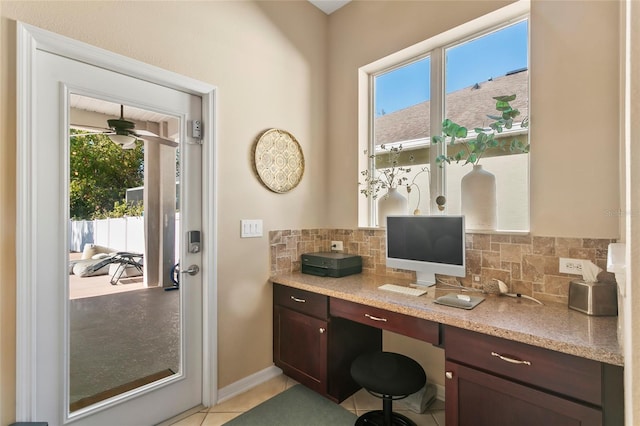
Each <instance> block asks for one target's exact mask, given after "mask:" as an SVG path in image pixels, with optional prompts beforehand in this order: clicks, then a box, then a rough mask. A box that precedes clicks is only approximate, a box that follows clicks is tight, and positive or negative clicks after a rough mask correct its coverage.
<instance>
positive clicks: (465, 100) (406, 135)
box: [375, 69, 529, 145]
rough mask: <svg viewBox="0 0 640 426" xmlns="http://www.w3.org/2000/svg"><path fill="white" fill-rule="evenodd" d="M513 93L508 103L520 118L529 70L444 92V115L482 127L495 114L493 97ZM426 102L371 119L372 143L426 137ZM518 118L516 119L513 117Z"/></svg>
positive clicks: (524, 112)
mask: <svg viewBox="0 0 640 426" xmlns="http://www.w3.org/2000/svg"><path fill="white" fill-rule="evenodd" d="M514 93H515V94H516V99H515V100H514V101H513V102H511V106H512V107H513V108H516V109H518V110H520V114H521V115H520V117H521V118H524V117H527V116H528V115H529V108H528V105H529V99H528V98H529V71H528V70H526V69H524V70H522V71H514V72H512V73H508V74H507V75H504V76H502V77H496V78H493V79H490V80H488V81H483V82H479V83H476V84H475V85H473V86H470V87H465V88H464V89H460V90H457V91H455V92H452V93H449V94H448V95H446V100H445V105H446V108H447V111H446V118H449V119H451V120H452V121H454V122H456V123H458V124H460V125H463V126H465V127H467V128H469V129H470V130H471V129H473V128H475V127H479V125H480V126H482V127H486V126H488V124H489V123H490V122H492V121H493V120H491V119H489V118H488V117H487V114H493V115H495V114H497V111H496V109H495V104H496V101H495V100H494V99H493V97H494V96H505V95H511V94H514ZM430 104H431V103H430V101H426V102H422V103H419V104H416V105H413V106H410V107H408V108H404V109H401V110H398V111H394V112H392V113H389V114H385V115H382V116H379V117H377V118H376V119H375V138H376V145H381V144H384V143H391V142H399V141H407V140H413V139H427V140H429V137H430V136H431V134H430V131H431V129H430V121H429V114H430V112H431V105H430ZM516 121H520V120H516Z"/></svg>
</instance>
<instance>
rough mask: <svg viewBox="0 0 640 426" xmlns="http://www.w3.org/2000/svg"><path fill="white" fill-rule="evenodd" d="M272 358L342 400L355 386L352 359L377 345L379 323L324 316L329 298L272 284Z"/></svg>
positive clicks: (315, 387) (289, 373) (296, 376)
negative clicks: (373, 323) (351, 371)
mask: <svg viewBox="0 0 640 426" xmlns="http://www.w3.org/2000/svg"><path fill="white" fill-rule="evenodd" d="M273 301H274V306H273V360H274V363H275V365H276V366H278V367H280V368H281V369H282V370H283V372H284V373H285V374H286V375H287V376H289V377H291V378H293V379H295V380H297V381H298V382H300V383H302V384H304V385H305V386H307V387H309V388H311V389H313V390H315V391H316V392H318V393H320V394H322V395H325V396H327V397H328V398H330V399H332V400H334V401H336V402H342V401H343V400H344V399H346V398H348V397H349V396H350V395H351V394H353V393H354V392H355V391H357V390H358V389H359V386H358V385H357V384H356V383H355V382H354V381H353V379H352V378H351V374H350V368H351V363H352V362H353V360H354V359H355V358H356V357H357V356H358V355H360V354H361V353H364V352H366V351H371V350H379V349H380V348H381V347H382V333H381V331H380V330H379V329H376V328H373V327H367V326H365V325H362V324H358V323H355V322H352V321H346V320H343V319H340V318H331V317H329V298H328V296H323V295H319V294H316V293H312V292H307V291H304V290H298V289H295V288H291V287H286V286H282V285H279V284H274V287H273Z"/></svg>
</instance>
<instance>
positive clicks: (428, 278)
mask: <svg viewBox="0 0 640 426" xmlns="http://www.w3.org/2000/svg"><path fill="white" fill-rule="evenodd" d="M434 285H436V274H434V273H433V272H421V271H416V282H415V283H411V284H410V286H411V287H416V288H422V289H423V290H426V289H427V288H428V287H432V286H434Z"/></svg>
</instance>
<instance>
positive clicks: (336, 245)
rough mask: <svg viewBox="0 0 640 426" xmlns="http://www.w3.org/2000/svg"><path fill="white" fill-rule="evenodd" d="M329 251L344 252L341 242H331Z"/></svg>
mask: <svg viewBox="0 0 640 426" xmlns="http://www.w3.org/2000/svg"><path fill="white" fill-rule="evenodd" d="M331 250H332V251H342V250H344V246H343V245H342V241H331Z"/></svg>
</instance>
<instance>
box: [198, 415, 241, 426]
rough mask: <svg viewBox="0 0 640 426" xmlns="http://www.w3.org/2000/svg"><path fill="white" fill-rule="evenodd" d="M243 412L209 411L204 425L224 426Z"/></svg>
mask: <svg viewBox="0 0 640 426" xmlns="http://www.w3.org/2000/svg"><path fill="white" fill-rule="evenodd" d="M240 414H242V413H209V414H207V417H206V418H205V419H204V422H202V426H222V425H223V424H225V423H226V422H228V421H229V420H231V419H234V418H236V417H238V416H239V415H240Z"/></svg>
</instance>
